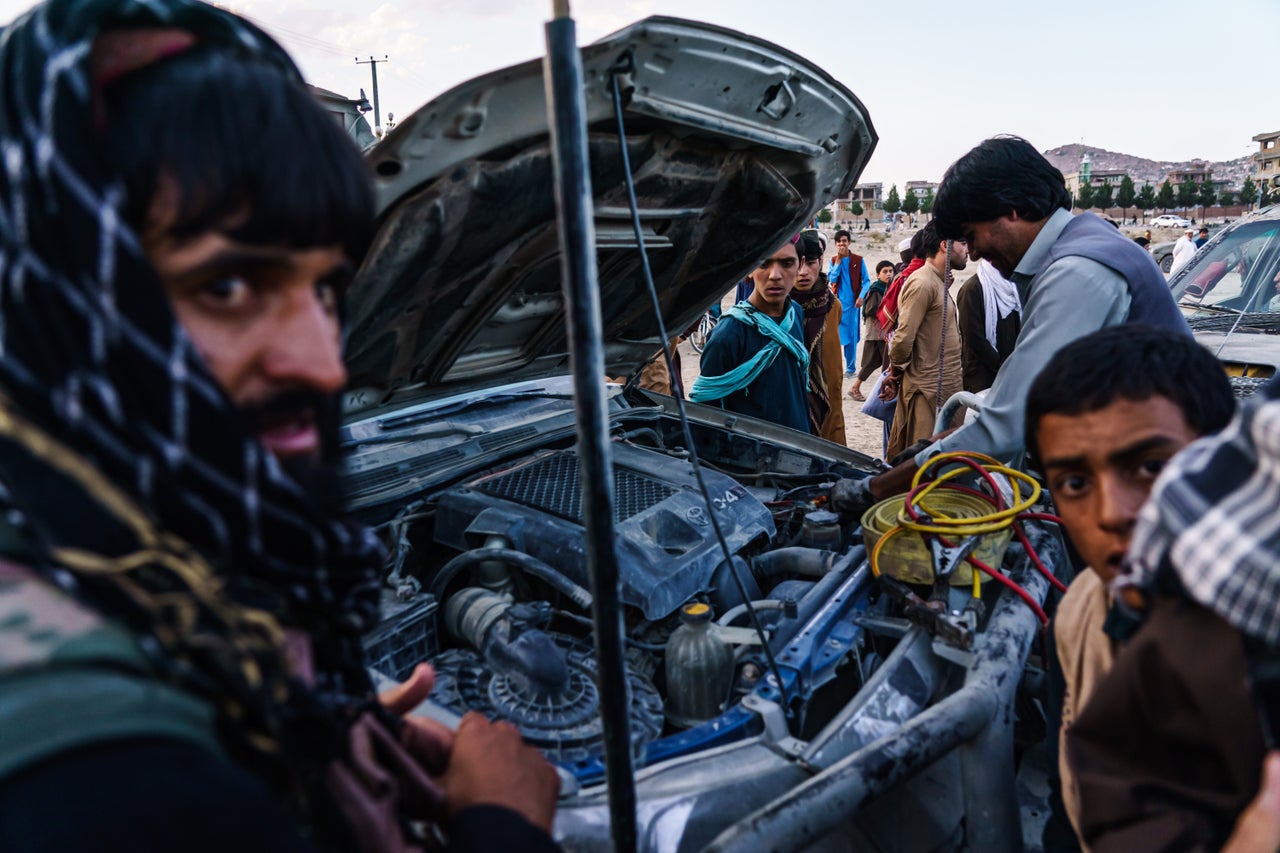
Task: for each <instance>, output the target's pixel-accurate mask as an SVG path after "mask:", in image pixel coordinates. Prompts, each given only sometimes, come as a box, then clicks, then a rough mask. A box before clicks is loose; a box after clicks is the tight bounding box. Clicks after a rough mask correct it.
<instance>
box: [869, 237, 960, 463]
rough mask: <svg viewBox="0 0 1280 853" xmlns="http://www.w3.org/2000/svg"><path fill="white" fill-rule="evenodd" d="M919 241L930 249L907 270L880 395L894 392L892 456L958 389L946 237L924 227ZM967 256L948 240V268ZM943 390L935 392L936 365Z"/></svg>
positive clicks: (927, 429)
mask: <svg viewBox="0 0 1280 853" xmlns="http://www.w3.org/2000/svg"><path fill="white" fill-rule="evenodd" d="M922 233H923V234H924V245H925V246H926V247H928V248H927V249H926V251H928V250H932V254H931V255H928V256H926V258H925V263H924V266H923V267H921V268H920V269H918V270H916V271H915V272H914V273H912V274H911V277H910V278H908V279H907V280H906V282H905V283H904V284H903V286H902V293H901V295H900V296H899V297H898V328H897V329H896V330H895V331H894V333H893V340H892V341H891V342H890V344H889V364H890V367H889V375H888V376H887V377H886V379H885V382H884V385H883V386H882V389H881V395H882V396H883V397H885V399H889V398H890V397H892V396H893V395H894V394H896V395H897V397H898V407H897V410H896V411H895V412H894V416H893V428H892V430H891V431H890V433H889V447H888V452H887V453H886V457H887V458H889V459H892V458H893V457H894V456H897V455H898V454H899V453H901V452H902V451H904V450H906V449H907V448H908V447H910V446H911V445H912V444H914V443H915V442H917V441H919V440H921V439H924V438H928V437H929V436H931V435H933V434H934V424H935V421H936V420H937V416H938V409H939V407H940V406H941V405H942V403H944V402H945V401H946V399H947V398H948V397H950V396H951V395H952V394H954V393H956V392H957V391H959V390H961V368H960V332H959V328H958V326H959V323H958V322H957V321H958V317H957V315H956V304H955V301H954V300H952V299H951V295H950V294H949V293H948V292H947V284H949V283H950V279H951V275H950V272H949V271H945V272H946V278H947V284H944V282H943V274H944V267H945V266H946V258H947V253H946V242H945V241H943V240H940V239H938V238H937V237H936V236H935V234H934V232H932V223H930V224H929V225H926V226H925V230H924V232H922ZM968 261H969V253H968V250H967V249H966V247H965V244H964V243H962V242H959V241H956V242H953V243H952V248H951V268H952V269H963V268H964V266H965V264H967V263H968ZM939 367H941V370H942V393H941V396H939V394H938V370H939Z"/></svg>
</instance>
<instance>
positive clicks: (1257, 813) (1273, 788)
mask: <svg viewBox="0 0 1280 853" xmlns="http://www.w3.org/2000/svg"><path fill="white" fill-rule="evenodd" d="M1277 850H1280V752H1271V753H1268V754H1267V760H1266V763H1265V764H1263V765H1262V789H1261V790H1259V791H1258V795H1257V796H1256V797H1254V798H1253V802H1251V803H1249V807H1248V808H1247V809H1245V810H1244V812H1242V813H1241V815H1240V818H1239V819H1238V820H1237V821H1236V828H1235V830H1234V831H1233V832H1232V833H1231V837H1230V838H1228V839H1227V845H1226V846H1225V847H1223V848H1222V853H1275V851H1277Z"/></svg>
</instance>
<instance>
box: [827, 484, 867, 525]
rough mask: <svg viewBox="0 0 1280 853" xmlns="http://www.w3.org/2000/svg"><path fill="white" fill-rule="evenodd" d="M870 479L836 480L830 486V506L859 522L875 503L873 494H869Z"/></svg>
mask: <svg viewBox="0 0 1280 853" xmlns="http://www.w3.org/2000/svg"><path fill="white" fill-rule="evenodd" d="M871 480H872V478H871V477H863V478H861V479H859V480H853V479H849V480H837V481H836V483H835V485H833V486H832V487H831V508H832V509H833V510H835V511H836V512H838V513H840V514H841V515H843V516H852V517H853V518H856V519H857V520H858V521H859V522H861V520H862V516H863V514H864V513H866V511H867V510H869V509H871V507H873V506H875V503H876V499H875V496H874V495H872V494H871Z"/></svg>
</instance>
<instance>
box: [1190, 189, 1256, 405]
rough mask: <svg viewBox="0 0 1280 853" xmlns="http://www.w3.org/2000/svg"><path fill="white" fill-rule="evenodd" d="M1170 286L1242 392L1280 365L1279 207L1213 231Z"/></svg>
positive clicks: (1253, 388)
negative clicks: (1215, 232)
mask: <svg viewBox="0 0 1280 853" xmlns="http://www.w3.org/2000/svg"><path fill="white" fill-rule="evenodd" d="M1169 287H1170V290H1171V292H1172V293H1173V298H1174V301H1175V302H1177V303H1178V305H1179V307H1181V308H1182V311H1183V314H1185V315H1186V317H1187V322H1188V323H1189V324H1190V326H1191V331H1192V332H1193V333H1194V334H1195V336H1196V340H1198V341H1199V342H1200V343H1202V344H1204V345H1205V346H1206V347H1208V348H1209V350H1210V351H1211V352H1212V353H1213V354H1214V355H1215V356H1216V357H1217V358H1218V360H1219V361H1221V362H1222V364H1223V367H1224V368H1225V369H1226V371H1227V374H1228V375H1229V376H1230V377H1231V383H1232V387H1233V389H1234V390H1235V391H1236V394H1237V396H1250V395H1251V394H1252V393H1253V392H1254V391H1256V390H1257V389H1258V388H1260V387H1261V386H1262V385H1264V384H1266V383H1267V382H1268V381H1269V380H1270V379H1271V377H1273V376H1274V375H1275V373H1276V368H1277V367H1280V205H1272V206H1270V207H1265V208H1263V209H1261V210H1259V211H1257V212H1255V213H1253V214H1252V215H1250V216H1246V217H1244V218H1242V219H1238V220H1236V221H1235V222H1233V223H1232V224H1231V225H1229V226H1228V227H1226V228H1224V229H1223V230H1222V231H1221V232H1219V233H1218V234H1216V235H1214V236H1213V237H1212V238H1211V239H1210V240H1209V242H1208V243H1206V244H1205V245H1204V246H1203V247H1201V248H1200V250H1199V251H1198V252H1196V255H1195V257H1194V258H1192V259H1191V260H1190V261H1189V262H1188V263H1187V264H1186V266H1184V267H1183V268H1182V269H1180V270H1178V272H1177V274H1175V275H1174V276H1173V278H1172V279H1170V281H1169Z"/></svg>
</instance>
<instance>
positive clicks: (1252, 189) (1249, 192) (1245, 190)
mask: <svg viewBox="0 0 1280 853" xmlns="http://www.w3.org/2000/svg"><path fill="white" fill-rule="evenodd" d="M1257 200H1258V187H1257V185H1256V184H1255V183H1254V182H1253V178H1245V179H1244V183H1243V184H1241V185H1240V203H1241V204H1243V205H1244V206H1245V207H1249V206H1250V205H1252V204H1253V203H1254V202H1255V201H1257Z"/></svg>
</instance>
